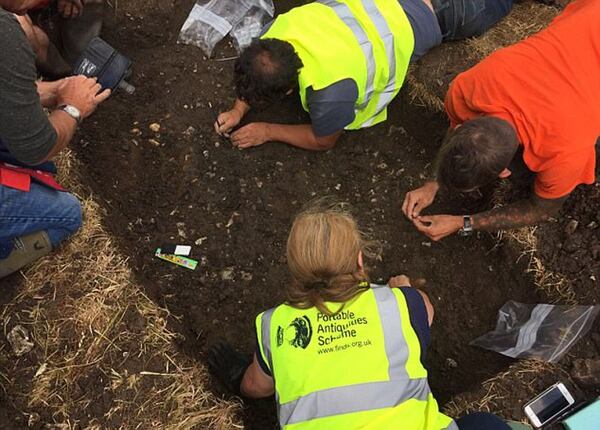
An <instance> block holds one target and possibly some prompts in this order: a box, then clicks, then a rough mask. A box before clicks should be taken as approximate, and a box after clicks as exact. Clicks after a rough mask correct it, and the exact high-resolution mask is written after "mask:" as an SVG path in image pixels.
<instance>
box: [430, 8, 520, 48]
mask: <svg viewBox="0 0 600 430" xmlns="http://www.w3.org/2000/svg"><path fill="white" fill-rule="evenodd" d="M431 1H432V3H433V8H434V9H435V14H436V16H437V18H438V22H439V24H440V28H441V29H442V37H443V39H444V41H448V40H459V39H465V38H467V37H475V36H480V35H482V34H483V33H485V32H486V31H487V30H488V29H489V28H490V27H492V26H493V25H495V24H496V23H497V22H498V21H500V20H501V19H502V18H504V17H505V16H506V15H508V13H509V12H510V11H511V9H512V7H513V0H431Z"/></svg>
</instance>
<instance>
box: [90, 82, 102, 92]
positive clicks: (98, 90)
mask: <svg viewBox="0 0 600 430" xmlns="http://www.w3.org/2000/svg"><path fill="white" fill-rule="evenodd" d="M101 90H102V85H100V84H95V85H94V86H93V87H92V92H93V94H94V95H96V94H98V93H99V92H100V91H101Z"/></svg>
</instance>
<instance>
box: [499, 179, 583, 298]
mask: <svg viewBox="0 0 600 430" xmlns="http://www.w3.org/2000/svg"><path fill="white" fill-rule="evenodd" d="M511 193H512V190H511V185H510V183H509V182H506V181H504V182H502V183H501V184H500V185H499V186H498V187H497V188H496V190H495V193H494V196H493V198H492V204H493V206H494V207H501V206H504V205H505V204H506V202H507V201H509V200H510V197H509V196H510V195H511ZM536 233H537V227H523V228H520V229H518V230H509V231H501V232H499V233H498V234H497V239H498V241H499V242H501V241H506V242H508V243H509V244H510V246H513V247H514V248H516V249H517V250H518V253H519V254H520V255H519V259H521V258H526V259H527V273H529V274H531V275H532V276H533V281H534V285H535V286H536V288H537V289H538V290H540V291H542V292H543V293H544V295H545V296H546V297H547V298H548V301H550V302H551V303H560V304H567V305H576V304H577V299H576V294H575V291H574V290H573V287H572V285H571V283H570V282H569V281H568V280H567V278H566V277H565V276H564V275H562V274H560V273H555V272H553V271H552V270H549V269H548V268H547V267H546V266H545V265H544V263H543V262H542V260H541V258H540V257H539V252H538V237H537V234H536Z"/></svg>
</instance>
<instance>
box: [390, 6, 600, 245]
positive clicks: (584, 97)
mask: <svg viewBox="0 0 600 430" xmlns="http://www.w3.org/2000/svg"><path fill="white" fill-rule="evenodd" d="M599 22H600V1H597V0H576V1H574V2H573V3H571V4H570V5H569V6H568V7H567V8H566V9H565V10H564V11H563V12H562V14H561V15H559V16H558V17H557V18H556V19H555V20H554V21H553V22H552V23H551V24H550V26H549V27H548V28H547V29H545V30H543V31H541V32H540V33H538V34H536V35H534V36H532V37H530V38H529V39H526V40H524V41H522V42H520V43H518V44H516V45H513V46H511V47H508V48H505V49H502V50H499V51H497V52H496V53H494V54H492V55H490V56H489V57H488V58H487V59H485V60H483V61H482V62H481V63H480V64H478V65H476V66H475V67H473V68H472V69H470V70H468V71H466V72H465V73H462V74H460V75H459V76H457V77H456V79H455V80H454V81H453V82H452V84H451V86H450V89H449V91H448V94H447V96H446V102H445V106H446V111H447V113H448V116H449V118H450V131H449V132H448V135H447V136H446V138H445V140H444V143H443V145H442V148H441V150H440V152H439V154H438V157H437V160H436V180H434V181H431V182H427V183H425V184H424V185H423V186H422V187H421V188H418V189H416V190H413V191H410V192H409V193H407V194H406V197H405V199H404V203H403V205H402V211H403V212H404V214H405V215H406V216H407V217H408V218H409V219H410V220H411V221H412V222H413V223H414V224H415V226H416V228H417V229H418V230H419V231H421V232H422V233H424V234H426V235H427V236H429V237H430V238H431V239H432V240H436V241H437V240H440V239H442V238H444V237H446V236H448V235H450V234H453V233H456V232H459V233H463V234H465V235H467V234H469V233H470V232H472V231H473V230H487V231H493V230H502V229H513V228H518V227H522V226H526V225H533V224H537V223H539V222H542V221H545V220H547V219H548V218H550V217H552V216H555V215H557V214H558V212H559V211H560V208H561V207H562V204H563V202H564V201H565V200H566V198H567V197H568V196H569V194H570V193H571V192H572V191H573V190H574V189H575V187H577V186H578V185H580V184H592V183H594V181H595V167H596V147H595V145H596V142H597V139H598V136H600V102H599V100H600V25H598V23H599ZM519 163H520V164H521V165H523V163H524V166H525V167H526V168H527V169H528V170H529V171H531V172H532V173H533V174H534V175H535V180H534V185H533V192H532V194H531V197H530V198H529V199H526V200H521V201H516V202H513V203H511V204H509V205H506V206H504V207H501V208H497V209H492V210H490V211H486V212H482V213H478V214H475V215H460V216H455V215H433V216H425V215H421V212H422V211H423V209H425V208H426V207H428V206H429V205H431V204H432V203H433V201H434V199H435V196H436V194H437V192H438V190H439V189H440V187H441V188H443V189H447V190H451V191H459V192H468V191H472V190H475V189H478V188H480V187H481V186H484V185H487V184H490V183H492V182H493V181H494V180H496V179H497V178H508V177H509V176H511V175H512V174H513V173H514V172H515V171H516V166H518V164H519Z"/></svg>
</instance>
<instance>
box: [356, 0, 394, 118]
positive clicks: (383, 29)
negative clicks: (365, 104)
mask: <svg viewBox="0 0 600 430" xmlns="http://www.w3.org/2000/svg"><path fill="white" fill-rule="evenodd" d="M365 8H366V10H367V13H368V14H369V16H370V17H371V19H372V20H373V23H374V24H375V26H376V27H377V32H378V33H379V37H380V38H381V40H382V41H383V45H384V46H385V52H386V54H387V58H388V72H389V75H388V82H387V85H386V86H385V89H384V90H383V91H382V92H381V93H380V94H379V100H377V108H376V109H375V114H374V116H373V117H372V118H371V119H369V120H368V121H365V123H364V124H363V126H365V127H368V126H370V125H371V124H373V121H374V120H375V116H377V115H378V114H379V112H381V111H382V110H383V109H384V108H385V107H386V106H387V105H389V104H390V103H391V101H392V100H393V99H394V95H395V91H394V90H395V88H396V45H395V41H394V35H393V34H392V32H391V31H390V27H389V26H388V24H387V21H386V20H385V17H384V16H383V15H382V14H381V11H380V10H379V8H378V7H377V5H376V4H375V3H374V2H372V1H369V2H365Z"/></svg>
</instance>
